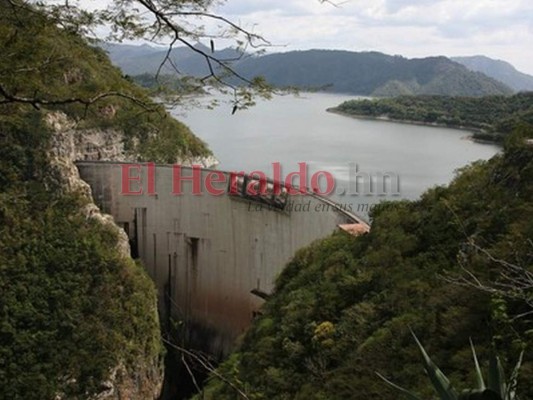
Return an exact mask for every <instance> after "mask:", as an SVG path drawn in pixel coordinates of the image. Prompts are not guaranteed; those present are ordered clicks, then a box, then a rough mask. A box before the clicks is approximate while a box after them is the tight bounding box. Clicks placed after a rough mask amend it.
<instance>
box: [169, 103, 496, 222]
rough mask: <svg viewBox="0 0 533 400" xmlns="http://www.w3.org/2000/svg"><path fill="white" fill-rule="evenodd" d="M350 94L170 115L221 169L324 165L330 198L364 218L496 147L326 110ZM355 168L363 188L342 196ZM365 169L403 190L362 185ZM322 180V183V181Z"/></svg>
mask: <svg viewBox="0 0 533 400" xmlns="http://www.w3.org/2000/svg"><path fill="white" fill-rule="evenodd" d="M353 98H354V96H346V95H337V94H324V93H302V94H300V96H298V97H295V96H292V95H287V96H279V97H275V98H274V99H272V100H270V101H258V104H257V105H256V106H255V107H252V108H250V109H248V110H243V111H237V113H235V114H234V115H231V109H232V106H231V105H229V104H224V105H221V106H219V107H217V108H215V109H213V110H209V109H205V108H193V109H191V110H188V111H186V112H185V113H184V112H181V111H178V110H174V111H173V114H174V115H175V116H176V117H178V118H179V119H180V120H182V121H183V122H184V123H186V124H187V125H188V126H189V127H190V128H191V129H192V130H193V132H194V133H195V134H196V135H197V136H199V137H200V138H202V139H203V140H204V141H205V142H206V143H207V144H208V145H209V147H210V148H211V149H212V150H213V152H214V154H215V156H216V157H217V158H218V159H219V161H220V165H219V167H218V168H219V169H221V170H230V171H233V170H235V171H241V170H242V171H246V172H252V171H254V170H261V171H264V172H265V173H266V174H267V175H269V176H272V174H273V172H272V171H273V167H272V163H275V162H279V163H280V165H281V169H282V176H286V175H287V174H288V173H290V172H294V171H298V169H299V166H298V163H299V162H305V163H307V165H308V166H309V175H311V174H313V173H314V172H316V171H319V170H323V171H327V172H329V173H331V174H332V175H333V176H334V178H335V181H336V184H337V189H336V190H335V194H332V195H331V198H332V199H333V200H334V201H336V202H339V203H342V204H344V205H347V204H350V205H352V210H353V211H355V212H357V213H359V214H362V215H363V216H366V214H367V207H368V206H369V205H372V204H375V203H377V202H379V201H381V200H383V199H388V200H395V199H416V198H418V197H419V196H420V195H421V194H422V193H423V192H424V191H425V190H427V189H428V188H430V187H433V186H435V185H443V184H447V183H449V182H450V181H451V180H452V178H453V176H454V171H455V170H456V169H457V168H460V167H463V166H465V165H467V164H469V163H470V162H472V161H475V160H479V159H489V158H490V157H492V156H493V155H494V154H496V153H497V152H498V151H499V147H498V146H496V145H492V144H481V143H475V142H473V141H471V140H468V139H467V137H468V136H469V133H468V132H465V131H460V130H455V129H447V128H436V127H426V126H418V125H407V124H399V123H390V122H382V121H371V120H363V119H355V118H350V117H346V116H341V115H337V114H332V113H329V112H327V111H326V109H327V108H329V107H334V106H336V105H338V104H340V103H341V102H343V101H345V100H349V99H353ZM204 100H207V99H204ZM350 165H351V168H352V171H354V168H355V166H356V167H357V171H358V173H359V174H360V176H361V178H359V179H360V180H359V182H360V186H359V187H358V188H357V189H358V190H357V195H356V193H355V192H354V190H353V188H354V187H353V186H352V189H351V190H350V193H351V195H346V194H345V195H340V194H338V193H337V190H339V191H342V190H347V188H348V187H349V184H348V181H349V176H350V175H349V171H350ZM364 173H366V174H368V175H369V176H370V177H374V179H379V178H376V177H377V176H378V174H379V173H382V174H385V175H387V176H390V177H391V178H392V180H393V181H394V182H397V183H399V194H396V193H393V192H396V188H395V187H394V186H395V185H390V184H389V185H388V186H386V191H387V194H385V195H378V194H377V192H376V191H375V190H373V192H372V193H370V192H368V191H364V190H362V189H363V188H364V186H363V185H362V182H363V181H362V180H363V179H365V178H364ZM352 174H353V172H352ZM352 176H353V175H352ZM308 180H310V178H309V179H308ZM353 181H354V179H352V182H353ZM321 182H322V187H323V188H325V180H324V179H322V180H321ZM387 182H388V183H390V179H389V181H387ZM339 188H340V189H339Z"/></svg>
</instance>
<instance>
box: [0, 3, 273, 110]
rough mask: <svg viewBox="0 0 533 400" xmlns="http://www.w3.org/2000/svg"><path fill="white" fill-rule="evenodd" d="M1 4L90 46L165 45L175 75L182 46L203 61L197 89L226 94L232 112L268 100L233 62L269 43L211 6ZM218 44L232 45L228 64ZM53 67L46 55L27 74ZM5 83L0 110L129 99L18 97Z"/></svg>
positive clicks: (0, 81) (0, 83)
mask: <svg viewBox="0 0 533 400" xmlns="http://www.w3.org/2000/svg"><path fill="white" fill-rule="evenodd" d="M0 4H1V6H2V8H4V9H5V10H6V11H9V12H11V13H13V14H14V15H17V14H18V13H20V12H23V11H25V12H31V13H34V14H36V17H37V16H38V15H39V14H40V17H41V18H46V19H49V20H51V21H53V22H54V23H55V24H56V25H57V26H59V27H61V28H62V29H63V30H65V31H67V32H72V33H74V34H78V35H80V36H83V37H84V38H86V39H88V40H90V41H91V42H93V43H95V42H98V41H101V40H108V41H119V42H120V41H122V40H125V39H130V40H139V41H147V42H152V43H157V44H161V43H166V44H167V45H168V49H167V53H166V57H165V58H164V60H163V61H162V63H161V65H163V64H165V63H167V64H170V65H173V67H174V70H175V72H176V73H177V74H179V70H178V69H177V68H176V66H175V65H174V64H173V63H172V60H171V59H170V54H171V51H172V49H173V48H174V47H175V46H177V45H182V46H185V47H187V48H189V49H190V50H191V51H192V52H194V53H197V54H199V55H200V56H202V57H203V58H204V60H205V62H206V65H207V66H208V70H209V73H208V74H207V75H206V76H204V77H202V78H200V79H198V80H197V81H198V82H197V83H198V85H200V86H205V85H207V86H215V87H217V88H219V89H220V90H223V91H225V92H227V91H229V92H231V93H232V94H233V105H234V111H236V110H237V109H240V108H246V107H248V106H250V105H252V104H253V98H254V95H260V96H266V97H268V96H269V95H270V93H271V88H270V87H269V86H268V85H266V84H265V82H264V81H263V80H262V79H259V78H257V79H248V78H246V77H244V76H242V75H240V74H238V73H237V72H236V71H235V70H234V69H233V68H232V62H234V61H236V60H238V59H239V58H241V57H244V56H245V55H247V54H249V53H248V51H249V50H250V49H252V50H254V51H260V50H261V49H263V48H264V47H266V46H269V45H270V43H269V42H268V41H267V40H266V39H264V38H263V37H262V36H261V35H259V34H257V33H254V32H253V28H250V29H247V28H244V27H242V26H240V25H239V24H237V23H234V22H233V21H231V20H229V19H227V18H225V17H223V16H221V15H218V14H216V13H214V12H213V11H212V10H213V9H214V7H215V6H216V5H218V4H219V2H216V1H214V0H118V1H110V2H107V4H103V5H102V6H100V7H95V8H93V9H89V8H88V6H91V5H87V2H82V1H80V0H74V1H73V0H70V1H69V0H61V1H37V2H35V1H28V0H1V1H0ZM21 28H24V27H22V26H21ZM97 32H106V33H104V34H99V33H97ZM217 40H224V41H225V42H227V41H230V42H231V43H233V45H234V46H235V48H236V49H237V51H238V54H239V56H238V57H237V58H231V59H223V58H220V57H218V56H217V55H216V54H215V47H216V41H217ZM206 41H207V42H208V43H209V44H210V51H206V50H205V49H204V48H202V47H199V46H195V45H194V44H195V43H196V42H206ZM7 44H9V41H7ZM4 47H5V46H4ZM56 61H57V59H56V58H54V55H53V54H50V55H49V57H48V58H47V59H46V60H43V62H42V63H41V65H35V66H32V67H31V68H35V69H40V68H44V67H46V66H49V65H52V64H54V62H56ZM15 72H16V71H15ZM158 75H159V72H158ZM156 78H157V77H156ZM4 80H6V77H0V104H5V103H25V104H30V105H32V106H33V107H36V108H38V107H39V106H41V105H61V104H70V103H80V104H84V105H86V106H88V105H91V104H94V103H95V102H97V101H99V100H101V99H103V98H106V97H111V96H120V97H128V96H127V95H126V94H124V93H120V92H106V93H92V95H89V96H86V97H73V96H62V97H59V98H58V97H55V96H50V94H48V95H47V94H46V93H42V94H40V95H39V94H33V95H19V94H17V93H15V92H14V91H12V90H9V88H8V87H6V83H5V82H4ZM35 92H37V91H35ZM131 100H135V99H133V98H132V99H131Z"/></svg>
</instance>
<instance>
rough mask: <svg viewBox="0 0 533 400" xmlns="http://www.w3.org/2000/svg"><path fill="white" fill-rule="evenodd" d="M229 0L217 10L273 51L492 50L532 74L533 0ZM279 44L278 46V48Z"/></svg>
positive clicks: (491, 53)
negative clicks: (259, 37) (258, 35)
mask: <svg viewBox="0 0 533 400" xmlns="http://www.w3.org/2000/svg"><path fill="white" fill-rule="evenodd" d="M331 1H332V2H336V5H332V4H328V3H321V2H320V1H319V0H227V1H226V2H225V3H224V4H223V5H221V6H219V8H218V10H217V11H218V12H219V13H221V14H222V15H223V16H226V17H228V18H230V19H231V20H233V21H236V22H239V23H240V24H241V25H243V26H245V27H247V28H250V29H253V30H254V32H257V33H261V34H262V35H263V36H264V37H265V38H267V39H268V40H269V41H270V42H272V43H273V44H275V45H276V47H273V48H271V49H269V51H270V52H272V51H289V50H298V49H301V50H305V49H343V50H351V51H368V50H375V51H381V52H384V53H387V54H400V55H403V56H406V57H410V58H411V57H427V56H434V55H445V56H468V55H479V54H482V55H486V56H488V57H491V58H496V59H502V60H505V61H508V62H510V63H511V64H513V65H514V66H515V67H516V68H517V69H518V70H520V71H522V72H526V73H529V74H532V75H533V54H532V53H533V51H532V49H533V0H331ZM278 46H279V47H278Z"/></svg>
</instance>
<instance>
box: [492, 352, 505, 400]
mask: <svg viewBox="0 0 533 400" xmlns="http://www.w3.org/2000/svg"><path fill="white" fill-rule="evenodd" d="M488 388H489V389H490V390H492V391H494V392H496V393H497V394H498V395H499V396H500V397H501V398H502V399H505V392H506V388H505V374H504V372H503V367H502V363H501V362H500V359H499V358H498V356H497V355H496V354H493V355H492V357H491V359H490V364H489V376H488Z"/></svg>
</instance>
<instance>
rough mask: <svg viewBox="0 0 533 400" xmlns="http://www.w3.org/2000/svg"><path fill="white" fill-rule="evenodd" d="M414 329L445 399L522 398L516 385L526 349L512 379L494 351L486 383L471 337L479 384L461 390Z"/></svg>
mask: <svg viewBox="0 0 533 400" xmlns="http://www.w3.org/2000/svg"><path fill="white" fill-rule="evenodd" d="M411 333H412V335H413V337H414V338H415V341H416V343H417V345H418V348H419V349H420V352H421V353H422V358H423V362H424V369H425V370H426V372H427V375H428V377H429V379H430V380H431V384H432V385H433V388H434V389H435V391H436V392H437V394H438V395H439V398H440V399H441V400H518V397H517V395H516V385H517V381H518V372H519V370H520V366H521V365H522V357H523V355H524V352H523V351H522V352H521V353H520V357H519V358H518V362H517V363H516V366H515V367H514V369H513V372H512V374H511V376H510V377H509V380H508V381H506V379H505V373H504V371H503V367H502V364H501V362H500V359H499V358H498V356H496V355H495V354H493V355H492V356H491V359H490V363H489V371H488V372H489V373H488V377H487V383H486V384H485V379H484V378H483V374H482V372H481V368H480V366H479V361H478V359H477V356H476V350H475V348H474V345H473V343H472V340H470V347H471V348H472V355H473V358H474V365H475V368H476V380H477V386H478V387H477V389H465V390H462V391H461V392H460V393H458V392H457V391H456V390H455V389H454V387H453V386H452V384H451V383H450V381H449V380H448V378H447V377H446V375H444V374H443V373H442V371H441V370H440V369H439V367H437V366H436V365H435V363H433V361H431V358H430V357H429V356H428V354H427V352H426V350H425V349H424V347H423V346H422V344H421V343H420V341H419V340H418V338H417V337H416V335H415V334H414V333H413V331H411ZM376 374H377V375H378V376H379V377H380V378H381V379H383V380H384V381H385V382H386V383H387V384H389V385H390V386H392V387H393V388H395V389H396V390H398V391H399V392H401V393H403V394H404V395H405V396H406V397H407V398H408V399H410V400H422V399H421V398H420V397H419V396H417V395H416V394H414V393H413V392H411V391H409V390H407V389H404V388H402V387H400V386H398V385H396V384H395V383H393V382H391V381H389V380H388V379H387V378H385V377H384V376H383V375H381V374H379V373H377V372H376Z"/></svg>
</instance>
